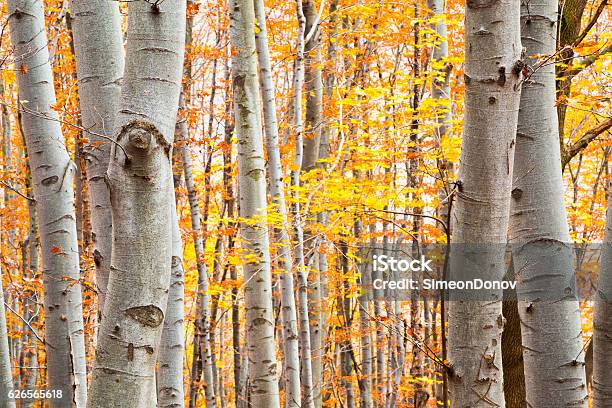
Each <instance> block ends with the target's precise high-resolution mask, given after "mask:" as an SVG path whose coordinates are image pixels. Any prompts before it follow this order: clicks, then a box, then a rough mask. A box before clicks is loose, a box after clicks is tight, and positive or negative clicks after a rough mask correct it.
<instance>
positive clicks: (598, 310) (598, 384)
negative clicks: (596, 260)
mask: <svg viewBox="0 0 612 408" xmlns="http://www.w3.org/2000/svg"><path fill="white" fill-rule="evenodd" d="M600 259H601V267H600V269H599V281H598V285H597V289H598V297H597V298H595V306H594V308H595V316H594V320H593V387H592V389H593V408H610V407H612V376H611V375H610V368H611V367H612V188H611V187H608V212H607V215H606V230H605V235H604V242H603V245H602V253H601V258H600Z"/></svg>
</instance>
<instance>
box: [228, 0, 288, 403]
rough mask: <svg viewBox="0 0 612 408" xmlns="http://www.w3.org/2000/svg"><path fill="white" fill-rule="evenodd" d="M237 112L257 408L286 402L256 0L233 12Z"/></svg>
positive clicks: (240, 1)
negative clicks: (277, 338)
mask: <svg viewBox="0 0 612 408" xmlns="http://www.w3.org/2000/svg"><path fill="white" fill-rule="evenodd" d="M231 14H232V16H231V18H232V20H234V21H233V25H232V29H233V31H234V32H233V33H232V36H231V41H232V44H233V48H234V50H235V51H236V52H237V55H236V58H235V65H234V66H233V80H232V82H233V84H234V114H235V122H236V125H235V126H236V127H235V129H236V136H237V140H238V188H239V191H240V192H239V200H240V205H239V208H240V216H241V217H242V218H243V219H246V220H248V222H244V221H243V222H242V223H241V224H240V231H241V235H242V239H243V240H244V244H243V246H244V250H245V251H246V253H247V254H248V255H247V256H248V257H247V258H246V259H245V262H244V279H245V312H246V327H247V355H248V363H249V367H248V370H249V379H248V386H247V388H248V389H247V390H246V391H247V394H248V395H249V397H250V403H251V404H252V406H253V407H255V408H278V407H279V406H280V401H279V390H278V380H277V372H276V370H277V366H276V352H275V344H274V312H273V310H272V277H271V271H270V252H269V251H270V245H269V240H268V227H267V225H266V222H267V221H266V217H267V211H266V207H267V203H266V170H265V167H264V166H265V163H264V152H263V149H264V148H263V137H262V134H261V128H260V125H259V117H258V115H259V112H260V106H259V103H260V101H259V97H260V95H259V81H258V78H257V50H256V45H255V26H254V23H255V11H254V5H253V2H252V1H250V0H236V1H235V2H233V8H232V10H231Z"/></svg>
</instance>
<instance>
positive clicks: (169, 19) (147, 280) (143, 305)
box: [88, 0, 185, 408]
mask: <svg viewBox="0 0 612 408" xmlns="http://www.w3.org/2000/svg"><path fill="white" fill-rule="evenodd" d="M128 27H129V28H128V33H127V54H126V66H125V73H124V82H123V88H122V92H121V110H120V111H119V116H118V119H117V122H116V123H115V135H116V136H115V142H114V143H113V145H112V148H111V153H110V157H111V158H110V165H109V170H108V183H109V186H110V192H111V206H112V211H113V248H112V261H111V264H112V265H113V267H112V268H111V274H110V279H109V286H108V296H107V299H106V303H105V306H104V311H103V317H102V324H101V327H100V335H99V342H98V347H97V352H96V362H95V366H94V372H93V379H92V383H91V386H90V388H91V393H90V394H91V395H90V398H89V401H88V406H90V407H106V406H109V407H110V406H113V407H135V408H136V407H142V408H145V407H150V406H154V405H155V404H156V392H155V391H156V387H155V363H156V359H157V354H158V351H159V344H160V340H159V339H160V335H161V331H162V323H163V320H164V318H165V316H166V306H167V299H168V289H169V286H170V271H171V264H172V236H173V232H172V230H173V225H172V208H173V202H174V200H173V188H172V163H171V151H172V141H173V139H174V128H175V123H176V115H177V110H178V102H179V93H180V89H181V73H182V66H183V53H184V40H185V1H184V0H175V1H165V2H163V3H160V4H157V3H155V4H149V3H147V2H132V3H130V4H129V6H128Z"/></svg>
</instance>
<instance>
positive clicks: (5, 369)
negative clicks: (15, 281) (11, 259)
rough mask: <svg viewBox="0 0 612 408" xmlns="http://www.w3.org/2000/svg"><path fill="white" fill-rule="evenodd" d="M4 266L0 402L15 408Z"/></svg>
mask: <svg viewBox="0 0 612 408" xmlns="http://www.w3.org/2000/svg"><path fill="white" fill-rule="evenodd" d="M2 286H3V285H2V266H1V265H0V403H1V404H2V406H3V407H6V408H15V400H14V399H13V398H9V392H10V391H12V390H13V370H12V364H11V354H10V352H9V343H8V327H7V325H6V315H5V312H4V290H3V287H2Z"/></svg>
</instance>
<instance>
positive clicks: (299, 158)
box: [291, 0, 314, 408]
mask: <svg viewBox="0 0 612 408" xmlns="http://www.w3.org/2000/svg"><path fill="white" fill-rule="evenodd" d="M296 11H297V19H298V32H297V46H296V48H297V50H296V56H295V67H294V73H293V115H294V117H293V120H294V130H293V131H294V137H295V170H293V171H292V173H291V185H292V187H294V188H295V192H294V194H293V204H292V209H291V213H292V215H293V219H292V222H293V229H294V233H295V240H296V243H295V248H294V256H295V265H296V268H297V276H298V302H299V306H300V307H299V310H300V336H299V337H300V354H301V360H302V361H301V383H302V389H303V391H304V392H303V394H302V406H303V407H305V408H314V400H313V395H314V394H313V379H312V350H311V347H310V321H309V320H308V315H309V314H308V269H307V268H306V265H305V260H304V229H303V226H302V213H301V208H300V207H301V206H300V201H299V200H300V197H299V190H298V188H299V187H300V173H301V169H302V164H303V160H304V120H303V118H302V94H303V93H302V88H303V86H304V39H305V35H306V34H305V30H306V17H305V16H304V9H303V6H302V0H297V1H296Z"/></svg>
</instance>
